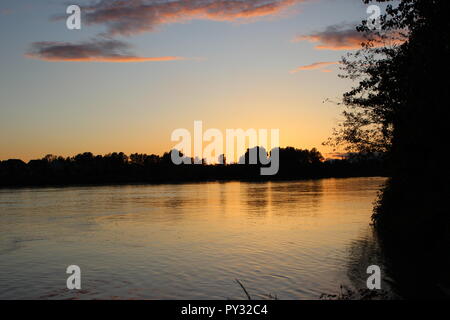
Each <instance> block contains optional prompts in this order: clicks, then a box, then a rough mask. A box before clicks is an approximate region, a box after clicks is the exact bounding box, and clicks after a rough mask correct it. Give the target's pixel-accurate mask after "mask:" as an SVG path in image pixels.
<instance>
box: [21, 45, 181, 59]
mask: <svg viewBox="0 0 450 320" xmlns="http://www.w3.org/2000/svg"><path fill="white" fill-rule="evenodd" d="M129 48H130V45H129V44H127V43H125V42H122V41H117V40H97V41H96V40H92V41H88V42H80V43H69V42H34V43H33V44H32V45H31V48H30V50H29V51H28V52H27V53H26V56H27V57H28V58H33V59H39V60H45V61H95V62H148V61H172V60H182V59H183V58H182V57H173V56H163V57H140V56H136V55H133V54H130V53H129V52H128V49H129Z"/></svg>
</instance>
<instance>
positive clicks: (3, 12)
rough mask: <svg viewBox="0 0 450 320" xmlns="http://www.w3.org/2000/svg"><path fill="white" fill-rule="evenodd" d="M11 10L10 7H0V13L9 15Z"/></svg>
mask: <svg viewBox="0 0 450 320" xmlns="http://www.w3.org/2000/svg"><path fill="white" fill-rule="evenodd" d="M12 12H13V11H12V9H9V8H0V15H5V16H6V15H9V14H11V13H12Z"/></svg>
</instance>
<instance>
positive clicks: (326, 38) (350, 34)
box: [293, 24, 404, 50]
mask: <svg viewBox="0 0 450 320" xmlns="http://www.w3.org/2000/svg"><path fill="white" fill-rule="evenodd" d="M369 38H370V39H372V40H374V41H373V42H372V46H373V47H381V46H384V45H386V41H389V42H390V43H391V44H401V43H403V42H404V39H402V37H401V35H400V34H396V35H394V34H388V35H387V36H386V39H384V38H382V37H381V36H380V35H379V34H378V33H376V32H374V33H371V34H367V35H366V34H364V33H362V32H358V31H357V30H356V24H355V25H353V24H337V25H332V26H328V27H327V28H326V29H325V30H323V31H319V32H315V33H312V34H309V35H298V36H296V37H295V38H294V39H293V41H294V42H299V41H309V42H314V43H317V45H316V46H315V48H316V49H317V50H356V49H361V48H362V44H363V43H364V42H366V41H367V40H368V39H369Z"/></svg>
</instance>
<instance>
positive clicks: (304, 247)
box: [0, 178, 384, 299]
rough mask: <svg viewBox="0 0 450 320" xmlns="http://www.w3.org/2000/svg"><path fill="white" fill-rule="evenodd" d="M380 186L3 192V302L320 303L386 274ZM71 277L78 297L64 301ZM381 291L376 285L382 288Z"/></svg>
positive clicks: (339, 182) (372, 182)
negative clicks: (375, 269)
mask: <svg viewBox="0 0 450 320" xmlns="http://www.w3.org/2000/svg"><path fill="white" fill-rule="evenodd" d="M383 182H384V178H352V179H324V180H317V181H302V182H272V183H240V182H227V183H203V184H183V185H157V186H153V185H151V186H107V187H71V188H46V189H18V190H11V189H9V190H0V298H3V299H29V298H32V299H35V298H39V299H68V298H69V299H72V298H78V299H93V298H96V299H110V298H117V299H228V298H230V299H243V298H245V296H244V295H243V292H242V289H241V288H240V287H239V285H237V283H236V282H235V279H236V278H237V279H240V280H241V281H242V283H243V284H244V285H245V286H246V288H247V290H248V291H249V293H250V294H251V295H253V296H254V297H255V298H265V297H266V296H265V295H267V294H271V295H273V296H275V295H276V296H277V297H278V298H280V299H317V298H319V296H320V294H321V293H324V292H326V293H335V292H337V291H338V290H339V285H340V284H346V285H349V286H353V287H362V286H364V284H365V281H366V277H367V275H366V273H365V272H366V268H367V266H369V265H371V264H379V265H380V266H381V267H382V269H383V262H382V261H380V259H379V258H378V253H377V250H378V249H377V246H376V243H375V241H374V240H373V236H372V232H371V229H370V227H369V223H370V215H371V209H372V202H373V201H374V200H375V198H376V193H377V190H378V189H379V187H380V186H381V185H382V184H383ZM72 264H75V265H78V266H80V268H81V272H82V283H81V285H82V290H81V291H76V292H73V291H69V290H68V289H66V278H67V277H68V275H67V274H66V273H65V271H66V268H67V266H69V265H72ZM383 285H384V284H383Z"/></svg>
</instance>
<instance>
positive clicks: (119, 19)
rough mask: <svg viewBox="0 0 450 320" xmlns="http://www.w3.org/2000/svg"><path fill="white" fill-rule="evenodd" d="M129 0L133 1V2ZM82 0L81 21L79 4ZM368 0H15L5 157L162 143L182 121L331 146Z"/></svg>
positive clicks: (0, 50) (0, 76)
mask: <svg viewBox="0 0 450 320" xmlns="http://www.w3.org/2000/svg"><path fill="white" fill-rule="evenodd" d="M124 3H125V4H124ZM70 4H76V5H79V6H80V7H81V29H80V30H69V29H68V28H67V26H66V20H67V18H68V17H69V14H67V13H66V9H67V7H68V5H70ZM367 7H368V5H365V4H363V3H362V0H170V1H167V0H129V1H117V0H92V1H89V0H73V1H71V2H70V3H68V2H66V1H56V0H33V1H31V0H2V1H1V2H0V41H1V46H0V160H5V159H10V158H14V159H17V158H18V159H23V160H26V161H27V160H30V159H36V158H41V157H43V156H45V155H46V154H55V155H62V156H73V155H75V154H77V153H81V152H86V151H89V152H92V153H94V154H106V153H110V152H120V151H122V152H124V153H126V154H130V153H135V152H138V153H147V154H151V153H154V154H162V153H164V152H166V151H169V150H170V149H171V148H172V147H173V146H174V145H176V142H173V141H171V133H172V132H173V131H174V130H175V129H178V128H186V129H188V130H191V131H193V125H194V121H195V120H201V121H203V127H204V129H205V130H206V129H208V128H218V129H220V130H222V131H223V132H224V133H225V129H236V128H242V129H244V130H246V129H249V128H254V129H272V128H279V129H280V145H281V146H282V147H285V146H294V147H297V148H313V147H316V148H318V149H319V150H320V151H322V153H324V154H328V153H330V152H331V151H332V150H331V149H330V148H328V147H324V146H322V142H323V141H325V140H326V139H327V138H328V137H329V136H330V135H331V133H332V128H333V127H335V126H336V125H337V123H338V121H339V119H340V112H341V110H340V108H339V107H338V106H337V105H336V104H335V103H329V102H325V103H324V101H325V100H327V99H329V100H331V101H338V100H339V99H340V97H341V96H342V93H344V92H345V91H347V90H348V89H350V88H351V86H352V83H351V82H349V81H348V80H344V79H340V78H339V77H338V74H339V73H340V70H339V64H338V61H340V59H341V57H342V56H343V55H345V54H346V53H347V52H349V51H352V50H355V49H357V48H358V46H359V44H360V43H361V38H360V35H358V33H357V32H355V26H356V25H357V24H358V23H359V22H360V21H361V20H363V19H366V18H367V17H368V14H367V13H366V9H367Z"/></svg>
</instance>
